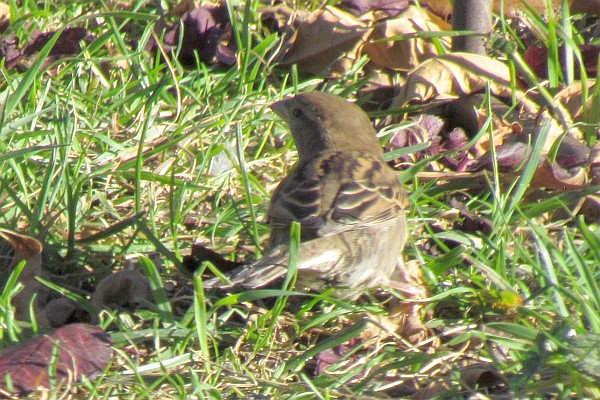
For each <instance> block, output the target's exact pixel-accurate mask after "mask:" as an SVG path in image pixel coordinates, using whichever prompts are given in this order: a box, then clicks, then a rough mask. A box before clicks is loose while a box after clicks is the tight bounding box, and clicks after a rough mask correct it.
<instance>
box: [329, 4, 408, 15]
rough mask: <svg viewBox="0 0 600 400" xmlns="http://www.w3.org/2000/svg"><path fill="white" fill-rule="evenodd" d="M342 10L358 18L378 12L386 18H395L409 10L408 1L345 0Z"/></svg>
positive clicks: (341, 5)
mask: <svg viewBox="0 0 600 400" xmlns="http://www.w3.org/2000/svg"><path fill="white" fill-rule="evenodd" d="M340 8H341V9H342V10H346V11H349V12H351V13H352V14H354V15H356V16H359V15H362V14H366V13H368V12H377V13H380V14H383V15H385V17H386V18H393V17H395V16H397V15H398V14H399V13H401V12H402V11H404V10H405V9H406V8H408V0H344V1H342V2H341V3H340Z"/></svg>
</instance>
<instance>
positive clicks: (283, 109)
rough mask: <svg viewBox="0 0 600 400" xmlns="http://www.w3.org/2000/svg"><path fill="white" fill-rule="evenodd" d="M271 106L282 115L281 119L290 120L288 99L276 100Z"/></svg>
mask: <svg viewBox="0 0 600 400" xmlns="http://www.w3.org/2000/svg"><path fill="white" fill-rule="evenodd" d="M270 107H271V110H273V112H274V113H275V114H277V115H279V117H281V119H283V120H284V121H288V114H289V111H288V110H289V109H288V107H287V99H283V100H279V101H276V102H275V103H273V104H271V106H270Z"/></svg>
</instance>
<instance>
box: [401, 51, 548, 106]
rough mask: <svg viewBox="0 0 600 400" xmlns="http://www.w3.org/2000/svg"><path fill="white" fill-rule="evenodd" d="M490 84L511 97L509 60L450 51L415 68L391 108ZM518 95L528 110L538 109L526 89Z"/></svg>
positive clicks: (465, 92)
mask: <svg viewBox="0 0 600 400" xmlns="http://www.w3.org/2000/svg"><path fill="white" fill-rule="evenodd" d="M488 85H489V87H490V90H491V92H492V94H493V95H495V96H497V97H501V98H509V99H510V98H511V97H512V95H513V87H512V85H511V79H510V71H509V69H508V67H507V66H506V64H504V63H502V62H500V61H498V60H494V59H492V58H490V57H487V56H482V55H477V54H468V53H449V54H445V55H442V56H439V57H436V58H432V59H429V60H427V61H425V62H423V63H422V64H421V65H419V66H418V67H416V68H415V69H413V70H412V71H411V72H410V73H409V74H408V77H407V78H406V83H405V84H404V85H403V87H402V90H401V92H400V94H399V95H398V96H397V97H396V98H395V99H394V101H393V102H392V106H391V108H400V107H402V106H404V105H406V104H409V103H419V104H420V103H425V102H431V101H444V100H453V99H457V98H460V97H463V96H466V95H470V94H473V93H478V92H482V91H485V90H486V88H487V86H488ZM515 95H516V98H517V101H519V102H521V104H522V105H523V107H524V108H525V110H526V111H527V112H529V113H530V114H536V113H537V111H538V108H539V107H538V106H537V105H536V104H535V103H533V102H531V101H529V100H528V99H527V98H526V97H525V94H524V93H523V92H521V91H517V93H515Z"/></svg>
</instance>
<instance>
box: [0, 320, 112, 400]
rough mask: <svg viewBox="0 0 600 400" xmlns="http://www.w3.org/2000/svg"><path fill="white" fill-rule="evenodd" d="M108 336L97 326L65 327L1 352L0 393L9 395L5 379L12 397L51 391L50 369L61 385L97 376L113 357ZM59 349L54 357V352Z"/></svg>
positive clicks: (74, 325) (75, 325) (77, 325)
mask: <svg viewBox="0 0 600 400" xmlns="http://www.w3.org/2000/svg"><path fill="white" fill-rule="evenodd" d="M110 343H111V340H110V337H109V336H108V335H107V334H106V333H105V332H104V331H103V330H102V329H101V328H99V327H97V326H92V325H86V324H72V325H67V326H65V327H63V328H60V329H58V330H56V331H54V332H53V333H52V334H50V335H43V336H38V337H36V338H34V339H32V340H30V341H29V342H27V343H25V344H23V345H20V346H17V347H12V348H8V349H5V350H2V351H0V390H1V391H4V392H5V393H8V384H7V378H8V377H10V382H11V385H12V387H13V388H14V392H13V394H16V395H24V394H27V393H30V392H33V391H34V390H36V389H37V388H40V387H41V388H45V389H48V388H50V376H49V372H48V371H49V367H50V365H51V363H53V362H55V364H53V365H54V366H55V367H56V373H55V375H54V376H53V377H52V378H53V379H55V380H56V383H57V384H58V385H59V387H60V386H63V385H68V384H72V382H73V381H77V380H79V379H81V377H83V376H87V377H89V378H93V377H95V376H97V375H98V374H99V373H100V372H101V371H102V370H103V369H104V368H105V366H106V364H107V363H108V361H109V360H110V358H111V357H112V349H111V347H110ZM56 348H58V349H60V350H59V351H58V354H57V356H56V358H54V354H55V349H56Z"/></svg>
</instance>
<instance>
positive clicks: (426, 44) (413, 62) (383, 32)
mask: <svg viewBox="0 0 600 400" xmlns="http://www.w3.org/2000/svg"><path fill="white" fill-rule="evenodd" d="M371 18H374V17H371ZM451 29H452V28H451V27H450V25H449V24H448V23H447V22H445V21H443V20H442V19H440V18H438V17H436V16H435V15H433V14H431V13H429V12H428V11H427V10H424V9H422V8H419V7H416V6H410V7H408V8H407V9H406V10H405V11H403V12H402V13H401V14H399V15H398V16H396V17H395V18H393V19H386V20H383V21H380V22H378V23H377V24H376V25H375V27H374V29H373V33H372V34H371V35H369V36H368V37H367V42H366V43H365V44H364V46H363V48H362V49H361V54H366V55H368V56H369V58H370V60H371V62H372V63H373V64H374V65H375V66H376V67H379V68H386V69H391V70H394V71H408V70H410V69H412V68H414V67H416V66H417V65H419V64H420V63H421V62H423V61H425V60H427V59H429V58H432V57H436V56H437V55H438V51H437V48H436V46H434V45H433V43H432V42H431V41H428V40H426V39H421V38H412V39H402V40H396V41H381V39H386V38H391V37H393V36H399V35H414V34H417V33H419V32H439V31H449V30H451ZM441 42H442V43H443V44H445V45H446V46H448V47H449V46H450V41H449V39H448V38H441Z"/></svg>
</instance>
